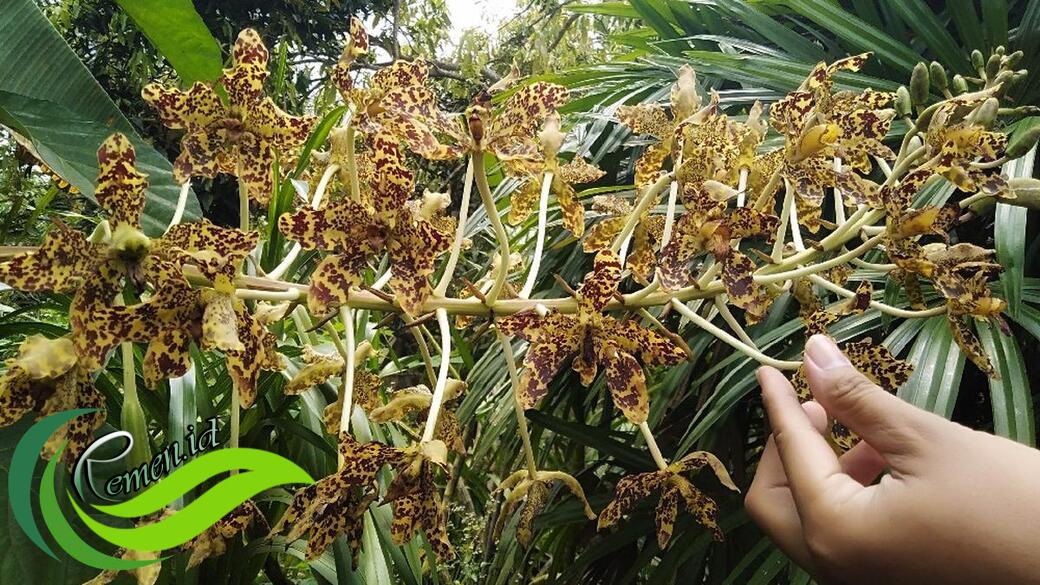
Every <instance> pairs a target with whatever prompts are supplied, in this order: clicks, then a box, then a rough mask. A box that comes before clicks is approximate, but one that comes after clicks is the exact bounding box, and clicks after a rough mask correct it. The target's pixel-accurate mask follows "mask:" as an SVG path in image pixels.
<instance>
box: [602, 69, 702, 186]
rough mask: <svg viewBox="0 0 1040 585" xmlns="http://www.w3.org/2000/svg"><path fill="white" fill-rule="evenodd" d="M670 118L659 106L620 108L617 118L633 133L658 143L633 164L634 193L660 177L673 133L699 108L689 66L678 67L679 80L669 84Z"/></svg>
mask: <svg viewBox="0 0 1040 585" xmlns="http://www.w3.org/2000/svg"><path fill="white" fill-rule="evenodd" d="M670 101H671V110H672V111H671V115H670V116H669V114H668V113H667V112H665V109H664V107H662V106H661V105H660V104H639V105H636V106H621V107H620V108H618V111H617V117H618V119H619V120H621V123H622V124H624V125H625V126H628V127H629V129H631V130H632V132H634V133H636V134H649V135H650V136H652V137H654V138H656V139H657V140H658V142H656V143H654V144H651V145H650V146H648V147H647V148H646V150H644V151H643V154H642V156H640V157H639V160H638V161H636V176H635V185H636V190H638V191H642V190H643V189H644V188H645V187H647V186H648V185H650V184H651V183H653V182H654V181H656V180H657V178H658V177H659V176H660V173H661V172H662V171H661V166H662V165H663V164H664V161H665V160H667V159H668V157H670V156H672V151H673V150H674V148H675V146H676V143H675V139H676V135H677V134H678V132H676V130H677V129H678V128H679V127H680V125H681V124H682V123H683V121H685V120H686V119H687V118H689V117H690V116H693V115H694V114H695V113H696V112H697V110H699V109H700V108H701V97H700V95H699V94H698V93H697V75H696V73H695V72H694V70H693V68H692V67H690V66H689V65H683V66H682V67H680V68H679V75H678V80H677V81H676V82H675V84H674V85H672V90H671V95H670Z"/></svg>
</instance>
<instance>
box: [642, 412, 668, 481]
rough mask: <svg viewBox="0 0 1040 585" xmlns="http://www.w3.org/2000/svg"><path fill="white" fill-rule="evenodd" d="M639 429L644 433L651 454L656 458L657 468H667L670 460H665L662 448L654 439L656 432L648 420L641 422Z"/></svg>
mask: <svg viewBox="0 0 1040 585" xmlns="http://www.w3.org/2000/svg"><path fill="white" fill-rule="evenodd" d="M639 431H640V432H641V433H643V440H644V441H646V447H647V449H650V456H651V457H653V458H654V463H656V464H657V468H658V469H667V468H668V462H667V461H665V459H664V455H661V448H660V447H658V446H657V440H656V439H654V434H653V433H652V432H651V431H650V425H648V424H647V423H646V421H643V422H641V423H639Z"/></svg>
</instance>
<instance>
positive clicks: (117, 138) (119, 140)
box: [94, 133, 148, 228]
mask: <svg viewBox="0 0 1040 585" xmlns="http://www.w3.org/2000/svg"><path fill="white" fill-rule="evenodd" d="M97 157H98V166H99V167H100V172H99V174H98V181H97V188H96V189H95V190H94V198H95V199H97V202H98V205H100V206H101V207H102V208H103V209H104V210H105V211H107V212H108V216H109V222H110V223H111V224H112V227H113V228H115V227H116V226H118V225H120V224H126V225H129V226H131V227H134V228H137V227H139V226H140V225H141V212H142V211H143V210H144V190H145V189H147V188H148V179H147V175H145V174H143V173H140V172H138V170H137V168H136V166H135V165H136V162H137V155H136V153H135V152H134V145H133V144H131V143H130V139H129V138H127V137H126V136H124V135H123V134H119V133H116V134H113V135H111V136H109V137H108V138H106V139H105V141H104V142H103V143H102V144H101V147H100V148H98V151H97Z"/></svg>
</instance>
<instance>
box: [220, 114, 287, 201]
mask: <svg viewBox="0 0 1040 585" xmlns="http://www.w3.org/2000/svg"><path fill="white" fill-rule="evenodd" d="M234 153H235V164H236V167H235V169H234V170H232V171H225V172H229V174H234V175H237V176H238V179H239V180H240V181H241V182H242V184H243V185H245V188H246V192H247V193H248V194H249V198H250V199H251V200H253V201H256V202H257V203H260V204H261V205H265V206H266V205H267V203H268V202H269V201H270V200H271V193H273V192H274V185H275V181H274V170H273V165H274V160H275V152H274V148H273V143H272V142H271V141H270V140H269V139H268V138H266V137H264V136H261V135H259V134H254V133H251V132H247V133H244V134H242V136H241V137H239V139H238V141H237V142H235V145H234Z"/></svg>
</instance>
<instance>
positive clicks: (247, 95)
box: [141, 28, 317, 205]
mask: <svg viewBox="0 0 1040 585" xmlns="http://www.w3.org/2000/svg"><path fill="white" fill-rule="evenodd" d="M268 57H269V53H268V51H267V47H265V46H264V43H263V41H262V40H261V39H260V35H259V34H257V32H256V31H255V30H253V29H249V28H247V29H245V30H243V31H242V32H241V33H239V35H238V39H237V40H235V46H234V49H233V50H232V60H233V63H232V66H231V68H230V69H225V70H224V72H223V74H222V75H221V76H220V80H219V83H220V86H221V87H223V88H224V90H225V91H226V92H227V96H228V103H226V104H225V103H224V102H223V101H222V100H221V97H220V96H219V95H218V94H217V92H216V91H215V90H214V89H213V87H212V86H211V85H209V84H206V83H202V82H195V84H194V85H192V86H191V88H190V89H189V90H188V91H181V90H180V89H177V88H176V87H170V86H163V85H159V84H157V83H150V84H148V85H146V86H145V87H144V89H143V90H141V97H143V98H144V100H145V101H146V102H148V103H149V104H150V105H151V106H152V107H154V108H155V109H156V111H157V112H158V114H159V118H160V119H161V120H162V122H163V124H165V125H166V126H167V127H169V128H173V129H183V130H185V134H184V137H183V138H182V139H181V153H180V155H179V156H178V157H177V161H176V162H175V163H174V167H173V173H174V178H175V179H176V180H177V181H178V182H180V183H184V182H187V181H188V180H189V179H191V178H192V177H208V178H213V177H216V176H217V174H218V173H226V174H229V175H235V176H237V177H238V178H239V180H240V181H242V183H243V184H244V185H245V186H246V189H247V191H248V194H249V197H250V199H253V200H254V201H257V202H259V203H261V204H265V205H266V204H267V202H268V201H269V200H270V198H271V194H272V193H273V192H274V185H275V179H274V172H273V171H272V166H273V164H274V161H275V158H276V156H280V157H281V161H282V165H283V167H284V166H286V163H287V162H289V161H291V160H293V159H294V158H295V157H296V155H297V152H298V150H299V149H300V147H301V146H302V145H303V143H304V142H305V141H306V140H307V136H308V135H309V134H310V132H311V129H312V128H313V127H314V124H315V123H316V122H317V118H315V117H314V116H290V115H289V114H286V113H285V112H284V111H282V110H281V109H280V108H279V107H278V106H276V105H275V104H274V102H273V101H271V98H269V97H264V95H263V92H264V81H265V80H266V79H267V75H268V73H267V60H268Z"/></svg>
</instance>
